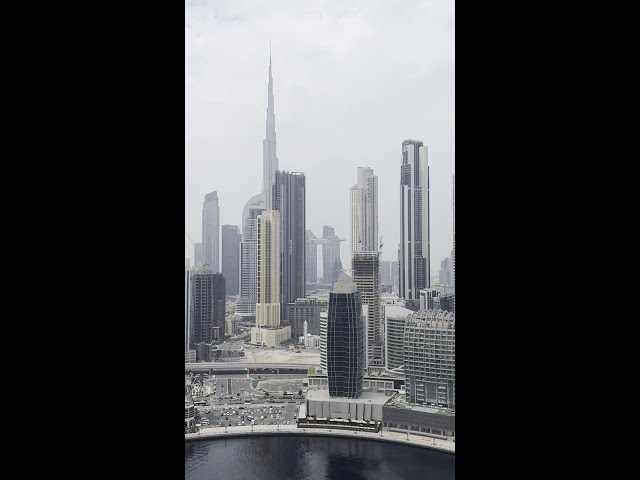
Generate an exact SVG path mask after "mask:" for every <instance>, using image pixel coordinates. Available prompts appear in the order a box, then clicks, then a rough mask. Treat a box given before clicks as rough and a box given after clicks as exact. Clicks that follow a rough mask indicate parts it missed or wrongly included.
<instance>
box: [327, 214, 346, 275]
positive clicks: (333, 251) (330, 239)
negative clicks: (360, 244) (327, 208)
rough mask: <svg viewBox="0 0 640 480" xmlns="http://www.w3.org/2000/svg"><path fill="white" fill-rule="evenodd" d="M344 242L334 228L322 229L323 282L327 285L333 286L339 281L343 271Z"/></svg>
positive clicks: (328, 226)
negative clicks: (341, 244)
mask: <svg viewBox="0 0 640 480" xmlns="http://www.w3.org/2000/svg"><path fill="white" fill-rule="evenodd" d="M343 241H344V239H341V238H340V237H338V236H337V235H336V231H335V229H334V228H333V227H332V226H330V225H324V226H323V227H322V240H321V243H322V282H323V283H324V284H325V285H333V284H334V283H336V282H337V281H338V275H340V272H341V271H342V262H341V261H340V242H343Z"/></svg>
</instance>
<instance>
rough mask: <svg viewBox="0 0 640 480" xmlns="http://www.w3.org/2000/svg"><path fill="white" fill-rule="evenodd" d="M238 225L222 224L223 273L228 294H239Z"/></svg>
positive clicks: (240, 238) (239, 239)
mask: <svg viewBox="0 0 640 480" xmlns="http://www.w3.org/2000/svg"><path fill="white" fill-rule="evenodd" d="M241 241H242V235H241V234H240V229H239V228H238V226H237V225H223V226H222V274H223V275H224V278H225V280H226V282H227V295H238V290H239V288H240V242H241Z"/></svg>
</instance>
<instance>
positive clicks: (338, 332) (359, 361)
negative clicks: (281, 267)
mask: <svg viewBox="0 0 640 480" xmlns="http://www.w3.org/2000/svg"><path fill="white" fill-rule="evenodd" d="M326 349H327V377H328V381H329V396H331V397H347V398H358V397H360V394H361V393H362V382H363V379H364V365H365V339H364V321H363V318H362V301H361V298H360V292H358V291H356V292H354V293H334V292H331V293H330V294H329V312H328V318H327V341H326Z"/></svg>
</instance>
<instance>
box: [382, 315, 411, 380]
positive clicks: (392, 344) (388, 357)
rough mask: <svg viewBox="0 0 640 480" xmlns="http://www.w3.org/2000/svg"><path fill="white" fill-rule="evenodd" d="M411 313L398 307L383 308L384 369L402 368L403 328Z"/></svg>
mask: <svg viewBox="0 0 640 480" xmlns="http://www.w3.org/2000/svg"><path fill="white" fill-rule="evenodd" d="M412 313H413V312H412V311H411V310H409V309H407V308H404V307H401V306H398V305H385V306H384V324H385V329H384V333H385V339H384V341H385V368H386V369H387V370H395V369H398V368H402V367H403V366H404V327H405V324H406V322H407V318H408V317H409V315H411V314H412Z"/></svg>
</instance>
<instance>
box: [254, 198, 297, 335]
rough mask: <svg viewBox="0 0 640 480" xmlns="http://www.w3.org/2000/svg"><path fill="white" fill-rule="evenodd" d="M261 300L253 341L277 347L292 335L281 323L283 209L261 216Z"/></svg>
mask: <svg viewBox="0 0 640 480" xmlns="http://www.w3.org/2000/svg"><path fill="white" fill-rule="evenodd" d="M257 227H258V303H257V304H256V326H255V327H253V328H252V329H251V343H254V344H259V345H266V346H267V347H275V346H276V345H277V344H279V343H281V342H283V341H285V340H289V339H290V338H291V327H290V326H285V327H281V326H280V212H278V211H277V210H266V211H264V212H262V214H261V215H260V216H258V221H257Z"/></svg>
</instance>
